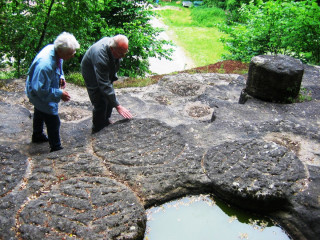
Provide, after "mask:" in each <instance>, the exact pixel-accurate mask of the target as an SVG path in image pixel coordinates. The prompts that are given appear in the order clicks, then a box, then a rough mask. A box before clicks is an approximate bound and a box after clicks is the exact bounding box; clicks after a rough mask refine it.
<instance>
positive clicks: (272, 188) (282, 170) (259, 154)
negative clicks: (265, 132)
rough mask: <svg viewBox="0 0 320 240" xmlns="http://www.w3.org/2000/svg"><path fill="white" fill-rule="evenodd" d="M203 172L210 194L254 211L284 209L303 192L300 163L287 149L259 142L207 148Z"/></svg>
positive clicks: (235, 143) (303, 171)
mask: <svg viewBox="0 0 320 240" xmlns="http://www.w3.org/2000/svg"><path fill="white" fill-rule="evenodd" d="M204 168H205V171H206V173H207V175H208V177H209V178H210V179H211V180H212V187H213V189H214V191H216V192H218V194H220V195H221V196H222V197H223V198H225V199H228V201H231V202H233V203H234V204H236V205H238V206H241V207H243V208H248V209H252V210H258V211H268V210H273V209H279V208H283V207H286V206H285V205H286V204H288V199H289V198H290V196H292V195H293V194H295V193H297V192H299V191H303V190H304V185H303V183H304V180H305V178H306V177H307V176H306V174H305V169H304V166H303V164H302V163H301V161H300V160H299V159H298V158H297V157H296V155H294V154H293V153H292V152H290V151H288V149H287V148H285V147H283V146H280V145H278V144H276V143H273V142H265V141H261V140H248V141H234V142H226V143H224V144H222V145H219V146H216V147H213V148H211V149H210V150H209V151H208V152H207V154H206V156H205V158H204Z"/></svg>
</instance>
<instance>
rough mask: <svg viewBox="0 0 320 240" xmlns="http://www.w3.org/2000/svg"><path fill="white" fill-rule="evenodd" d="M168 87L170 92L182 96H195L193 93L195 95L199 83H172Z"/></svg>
mask: <svg viewBox="0 0 320 240" xmlns="http://www.w3.org/2000/svg"><path fill="white" fill-rule="evenodd" d="M168 87H169V88H170V91H171V92H172V93H174V94H177V95H179V96H182V97H186V96H195V95H197V92H198V90H199V89H200V85H199V84H196V83H190V82H178V83H173V84H171V85H170V86H168Z"/></svg>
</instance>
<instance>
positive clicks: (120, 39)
mask: <svg viewBox="0 0 320 240" xmlns="http://www.w3.org/2000/svg"><path fill="white" fill-rule="evenodd" d="M120 42H124V43H126V44H127V45H128V43H129V40H128V38H127V37H126V36H125V35H122V34H118V35H116V36H114V37H113V38H111V39H110V42H109V47H113V48H116V47H118V45H119V43H120Z"/></svg>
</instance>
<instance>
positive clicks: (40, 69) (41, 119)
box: [26, 32, 80, 152]
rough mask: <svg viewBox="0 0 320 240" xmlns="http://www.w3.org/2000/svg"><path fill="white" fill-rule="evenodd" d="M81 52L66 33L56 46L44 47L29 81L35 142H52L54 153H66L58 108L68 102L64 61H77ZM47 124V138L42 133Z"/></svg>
mask: <svg viewBox="0 0 320 240" xmlns="http://www.w3.org/2000/svg"><path fill="white" fill-rule="evenodd" d="M78 48H80V45H79V43H78V41H77V40H76V39H75V37H74V36H73V35H72V34H70V33H67V32H63V33H61V34H60V35H59V36H58V37H57V38H56V40H55V41H54V44H49V45H47V46H45V47H44V48H43V49H42V50H41V51H40V52H39V53H38V55H37V56H36V57H35V59H34V60H33V62H32V64H31V66H30V68H29V72H28V77H27V81H26V94H27V96H28V98H29V100H30V102H31V103H32V104H33V105H34V116H33V134H32V142H34V143H41V142H47V141H49V145H50V148H51V150H50V151H51V152H53V151H58V150H61V149H63V148H62V146H61V142H60V118H59V115H58V104H59V102H60V99H62V100H63V101H69V100H70V96H69V94H68V92H67V91H65V90H64V88H65V86H66V82H65V79H64V74H63V69H62V64H63V60H69V59H71V58H73V57H74V54H75V53H76V49H78ZM44 124H46V127H47V134H48V137H47V136H46V135H45V134H44V133H43V127H44Z"/></svg>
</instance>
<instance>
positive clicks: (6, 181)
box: [0, 145, 28, 196]
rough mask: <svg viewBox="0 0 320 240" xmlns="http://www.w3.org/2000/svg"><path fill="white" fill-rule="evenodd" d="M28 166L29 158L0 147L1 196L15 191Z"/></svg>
mask: <svg viewBox="0 0 320 240" xmlns="http://www.w3.org/2000/svg"><path fill="white" fill-rule="evenodd" d="M27 166H28V161H27V157H26V156H23V155H21V154H20V153H19V152H18V151H17V150H13V149H11V148H9V147H5V146H2V145H0V196H2V195H4V194H6V193H8V192H9V191H11V190H12V189H14V188H15V187H16V186H17V184H19V182H20V181H21V180H22V178H23V176H24V174H25V172H26V169H27Z"/></svg>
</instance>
